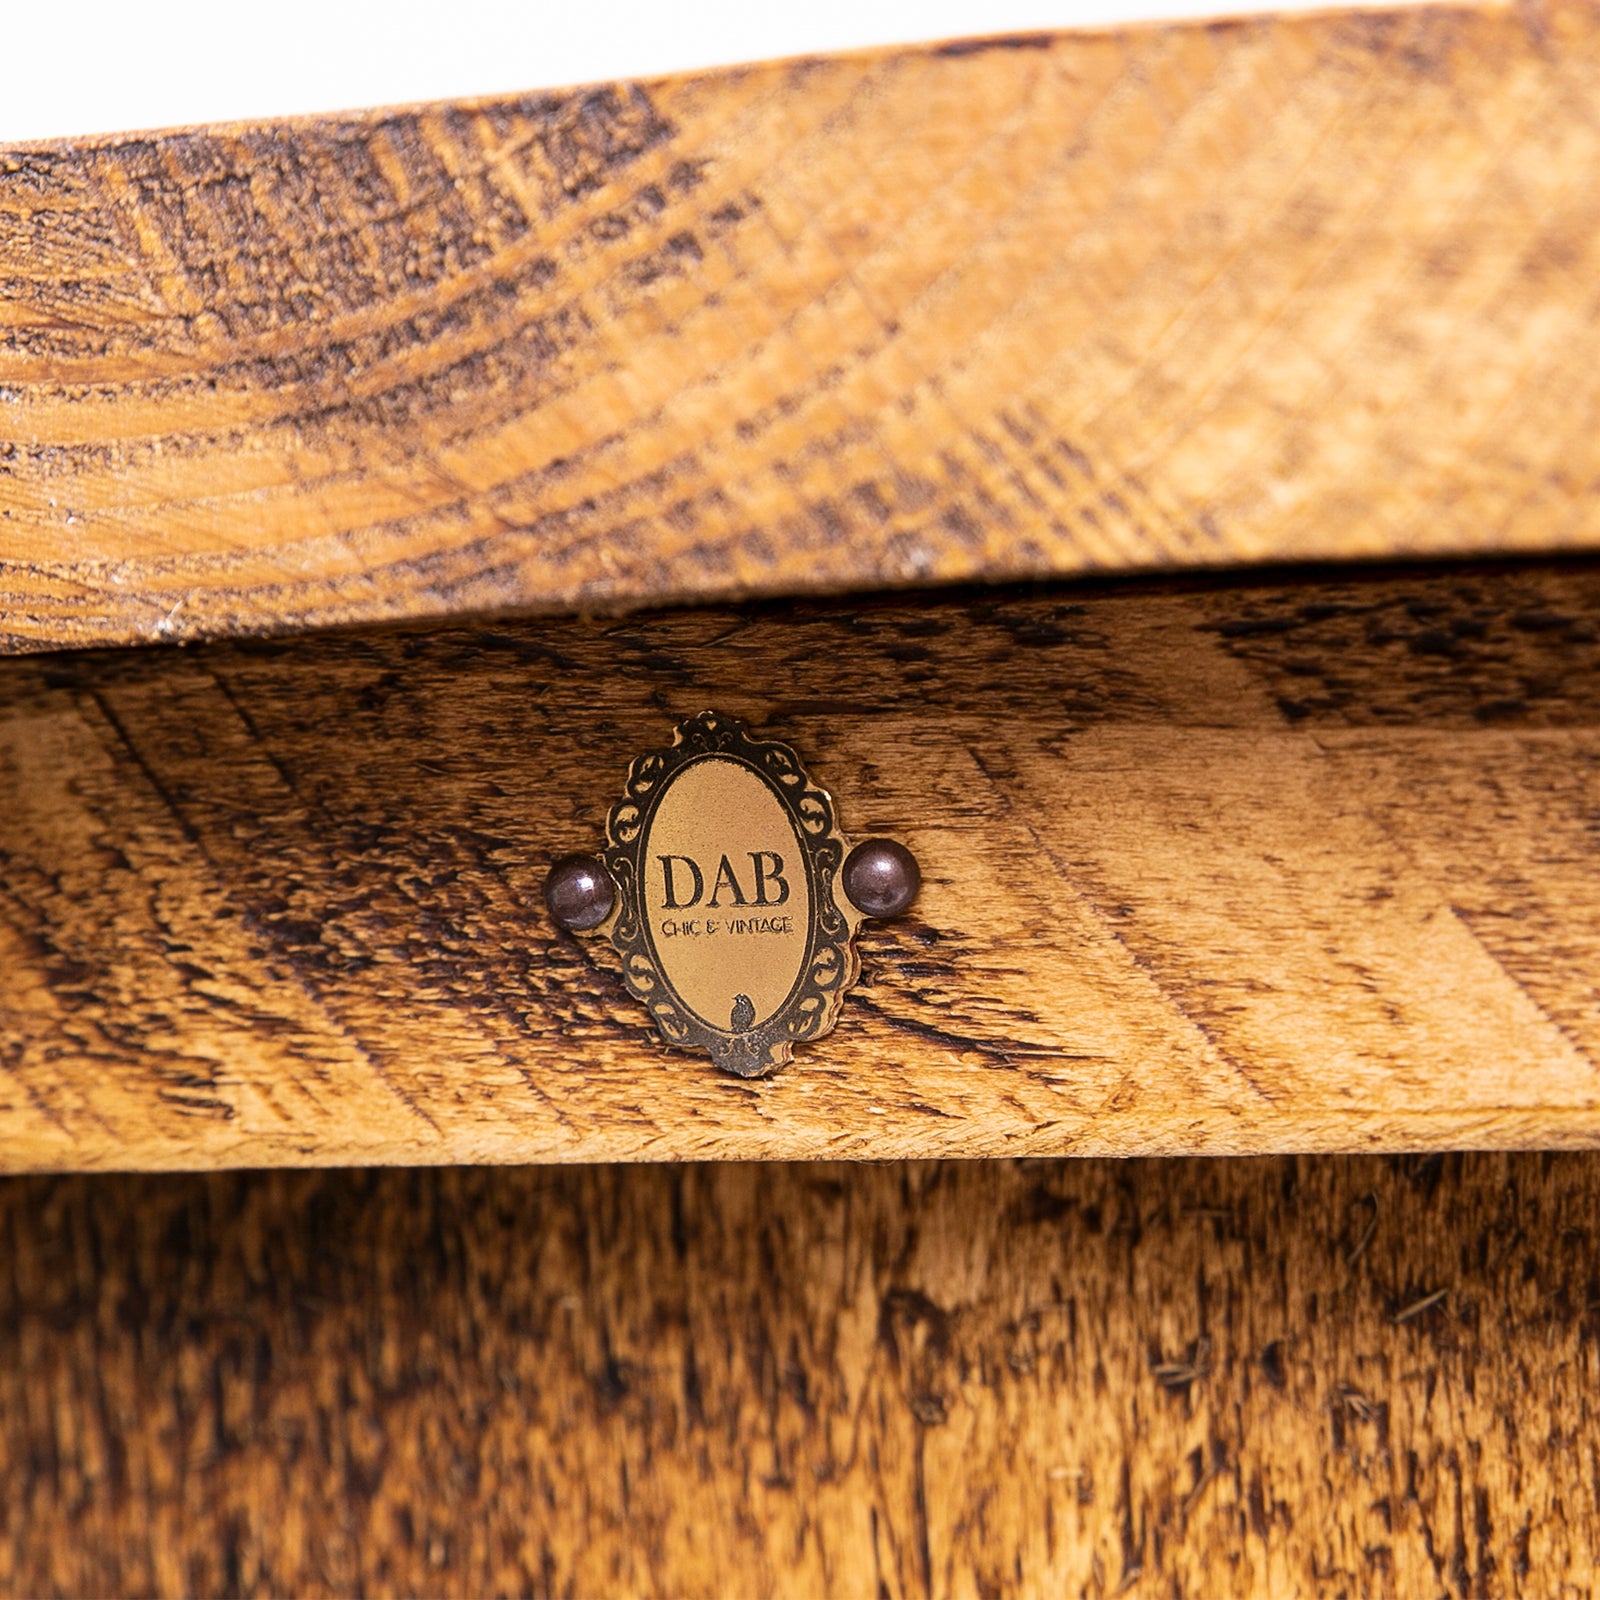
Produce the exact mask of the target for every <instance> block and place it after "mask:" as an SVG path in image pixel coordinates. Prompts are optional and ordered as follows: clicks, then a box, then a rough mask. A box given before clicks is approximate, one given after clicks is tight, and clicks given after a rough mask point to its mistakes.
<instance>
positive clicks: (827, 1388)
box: [0, 1153, 1600, 1600]
mask: <svg viewBox="0 0 1600 1600" xmlns="http://www.w3.org/2000/svg"><path fill="white" fill-rule="evenodd" d="M1597 1162H1600V1157H1596V1156H1594V1155H1586V1154H1572V1153H1568V1154H1565V1155H1512V1156H1507V1155H1478V1156H1465V1157H1463V1156H1430V1157H1383V1158H1380V1157H1357V1158H1337V1157H1318V1158H1305V1157H1301V1158H1293V1157H1281V1158H1267V1159H1261V1160H1228V1161H1219V1162H1210V1161H1181V1160H1179V1161H1134V1162H1126V1163H1124V1162H1044V1161H1034V1162H1018V1163H1013V1162H1003V1163H1001V1162H952V1163H947V1164H939V1163H928V1164H921V1163H913V1164H908V1165H900V1164H884V1165H874V1164H855V1165H849V1164H837V1165H836V1164H811V1165H803V1166H793V1165H784V1164H772V1165H764V1166H742V1165H736V1164H735V1165H723V1166H699V1167H695V1166H689V1167H668V1166H655V1167H632V1168H616V1167H601V1168H569V1169H562V1168H552V1169H544V1170H538V1169H511V1170H507V1169H489V1170H484V1169H478V1170H462V1169H455V1170H448V1171H439V1170H423V1171H411V1172H375V1171H366V1172H339V1173H276V1174H272V1173H249V1174H213V1175H206V1176H198V1175H196V1176H182V1177H176V1176H164V1177H151V1176H102V1177H95V1178H84V1177H71V1178H20V1179H19V1178H13V1179H9V1180H6V1181H5V1182H3V1183H0V1239H3V1240H4V1242H5V1243H4V1249H3V1250H0V1480H3V1481H4V1483H5V1485H6V1492H5V1494H4V1495H3V1496H0V1590H3V1591H4V1592H6V1593H8V1594H16V1595H26V1596H33V1597H39V1596H45V1595H53V1594H59V1595H70V1596H78V1595H85V1594H123V1595H133V1594H158V1595H173V1596H209V1595H222V1594H229V1595H283V1594H292V1595H303V1596H314V1595H337V1596H345V1595H354V1594H362V1595H372V1596H381V1595H413V1594H427V1595H441V1596H445V1595H461V1596H479V1595H490V1594H495V1595H531V1596H582V1597H599V1596H622V1595H633V1596H648V1595H665V1596H674V1597H686V1600H687V1597H696V1596H716V1597H721V1596H734V1595H736V1596H751V1597H756V1596H818V1595H826V1596H830V1597H837V1600H851V1597H856V1596H859V1597H860V1600H884V1597H888V1600H902V1597H909V1596H955V1597H963V1600H979V1597H997V1596H1018V1597H1022V1596H1040V1597H1046V1596H1048V1597H1051V1600H1054V1597H1058V1596H1063V1595H1070V1596H1074V1597H1088V1600H1101V1597H1109V1596H1114V1595H1132V1596H1136V1597H1137V1596H1151V1597H1154V1600H1227V1597H1232V1596H1262V1597H1270V1600H1298V1597H1305V1600H1418V1597H1419V1596H1426V1597H1435V1596H1441V1597H1449V1600H1505V1597H1511V1596H1526V1597H1527V1600H1580V1597H1587V1596H1589V1595H1592V1594H1593V1593H1594V1591H1595V1583H1596V1564H1597V1557H1600V1511H1597V1509H1596V1502H1595V1494H1594V1472H1595V1460H1594V1452H1595V1440H1596V1438H1597V1436H1600V1432H1597V1430H1600V1417H1597V1415H1596V1395H1597V1394H1600V1338H1597V1335H1600V1320H1597V1307H1600V1289H1597V1287H1596V1279H1595V1262H1596V1259H1597V1256H1600V1164H1597Z"/></svg>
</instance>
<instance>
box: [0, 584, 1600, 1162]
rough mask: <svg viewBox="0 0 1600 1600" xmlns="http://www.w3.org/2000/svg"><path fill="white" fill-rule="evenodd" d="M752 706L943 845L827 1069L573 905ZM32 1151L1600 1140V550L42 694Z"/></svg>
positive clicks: (1142, 1149)
mask: <svg viewBox="0 0 1600 1600" xmlns="http://www.w3.org/2000/svg"><path fill="white" fill-rule="evenodd" d="M707 707H711V708H715V709H717V710H720V711H722V712H724V713H728V714H731V715H734V716H741V717H744V718H746V719H748V720H749V722H750V723H751V725H752V726H753V727H754V728H756V729H757V730H758V731H761V732H764V733H767V734H770V735H777V736H780V737H782V738H785V739H788V740H790V741H792V742H793V743H794V744H795V746H796V747H797V748H798V749H799V751H800V753H801V755H802V756H803V758H804V759H805V760H806V761H807V762H808V763H809V765H810V767H811V770H812V772H813V774H814V775H815V776H816V778H817V779H818V780H819V781H820V782H822V783H823V784H824V785H826V786H828V787H829V788H830V789H831V790H832V791H833V793H834V794H835V796H836V797H837V800H838V807H839V812H840V816H841V819H842V822H843V825H844V827H845V829H846V831H847V832H849V833H852V834H854V835H855V836H856V837H863V836H865V835H867V834H869V833H877V832H882V833H889V834H892V835H894V836H897V837H900V838H903V839H905V840H906V841H907V842H908V843H909V844H910V845H911V847H912V848H913V849H914V850H915V852H916V853H917V856H918V857H919V859H920V861H921V863H922V866H923V869H924V875H925V885H924V888H923V892H922V895H921V897H920V899H919V901H918V904H917V906H916V907H915V908H914V910H913V913H912V914H911V915H910V916H908V917H907V918H905V919H903V920H901V921H899V922H896V923H892V924H883V925H877V926H874V927H871V928H869V930H868V931H867V932H866V933H865V934H864V936H863V941H862V951H863V957H864V976H863V982H862V984H861V986H860V987H859V988H858V989H857V990H856V991H855V992H854V993H853V994H852V995H851V996H850V997H849V998H848V1000H847V1001H846V1003H845V1006H844V1009H843V1013H842V1016H841V1021H840V1024H839V1026H838V1028H837V1030H836V1031H835V1033H833V1034H832V1035H831V1036H829V1037H828V1038H827V1039H825V1040H822V1041H819V1042H817V1043H815V1044H814V1045H810V1046H806V1047H804V1048H802V1049H800V1050H799V1051H798V1052H797V1055H796V1060H795V1062H794V1064H793V1065H792V1066H791V1067H790V1068H789V1069H788V1070H787V1071H785V1072H784V1073H783V1074H782V1075H780V1076H779V1077H777V1078H775V1079H773V1080H771V1081H768V1082H762V1083H753V1084H752V1083H741V1082H738V1081H736V1080H733V1079H730V1078H728V1077H726V1076H723V1075H721V1074H719V1073H718V1072H717V1071H716V1070H715V1069H714V1068H713V1067H712V1066H711V1064H710V1062H709V1061H708V1060H707V1059H706V1058H705V1057H702V1056H693V1055H687V1054H682V1053H678V1052H673V1051H669V1050H667V1049H665V1048H664V1047H663V1046H662V1045H661V1044H660V1042H659V1041H658V1039H657V1038H656V1036H655V1033H654V1031H653V1029H652V1028H651V1027H650V1025H649V1024H648V1022H647V1020H646V1018H645V1014H644V1011H643V1009H642V1007H640V1006H639V1005H638V1004H637V1003H636V1002H635V1001H633V1000H632V999H630V998H629V996H628V995H627V993H626V991H625V989H624V987H623V985H622V982H621V979H620V975H619V971H618V962H617V959H616V957H615V954H614V952H613V951H612V949H611V946H610V945H609V943H608V942H607V941H606V940H605V939H604V938H602V937H599V936H595V935H589V936H576V937H575V936H572V935H569V934H563V933H560V932H559V931H558V930H556V929H555V928H554V927H553V925H551V924H550V922H549V921H548V919H547V917H546V915H545V913H544V911H543V908H542V905H541V903H540V891H541V887H542V883H543V878H544V873H545V870H546V868H547V866H548V864H549V862H550V860H551V859H552V857H553V856H554V855H556V854H560V853H562V852H565V851H568V850H572V849H577V848H583V847H586V846H587V847H591V848H592V847H593V846H594V845H595V843H596V842H597V841H598V840H599V839H600V838H601V834H602V829H603V826H604V819H605V815H606V812H607V810H608V808H609V806H610V805H611V804H612V802H613V801H615V800H616V799H617V798H618V797H619V796H620V794H621V792H622V783H623V779H624V776H625V773H626V769H627V766H628V763H629V762H630V761H631V760H632V758H633V757H634V756H636V755H637V754H639V753H640V752H641V751H643V750H646V749H649V748H651V747H653V746H655V745H658V744H660V743H662V742H664V741H665V740H666V739H667V737H668V736H669V734H670V730H671V728H672V726H673V724H674V722H676V721H677V720H679V719H680V718H682V717H685V716H688V715H692V714H693V713H695V712H698V711H701V710H703V709H706V708H707ZM0 793H3V794H4V796H5V802H4V805H3V806H0V1167H4V1168H9V1169H13V1170H15V1169H64V1168H97V1167H98V1168H106V1167H140V1168H145V1167H150V1168H159V1167H215V1166H252V1165H276V1164H290V1165H293V1164H302V1163H304V1164H338V1163H345V1162H354V1163H364V1162H402V1163H416V1162H462V1161H466V1162H479V1161H499V1162H515V1161H528V1160H562V1161H565V1160H583V1161H593V1160H615V1159H640V1158H643V1159H672V1158H681V1159H694V1158H712V1157H714V1158H737V1157H800V1156H806V1157H821V1156H827V1155H840V1156H861V1157H888V1156H934V1155H940V1154H947V1155H949V1154H960V1155H1022V1154H1059V1153H1065V1152H1074V1153H1078V1154H1121V1155H1126V1154H1140V1153H1174V1154H1178V1153H1185V1152H1207V1153H1225V1152H1252V1151H1254V1152H1262V1153H1267V1152H1272V1151H1279V1150H1308V1149H1325V1150H1358V1149H1366V1148H1372V1147H1377V1148H1386V1149H1407V1148H1418V1147H1433V1148H1439V1147H1452V1146H1453V1147H1467V1146H1498V1147H1506V1146H1527V1145H1535V1144H1542V1145H1568V1144H1589V1143H1595V1142H1600V1072H1597V1069H1596V1061H1597V1059H1600V997H1597V990H1596V986H1595V974H1596V973H1597V972H1600V852H1597V850H1596V817H1597V816H1600V565H1577V566H1566V567H1563V566H1544V567H1533V568H1526V567H1517V568H1506V569H1501V570H1477V569H1466V568H1463V569H1452V570H1444V571H1436V572H1431V573H1416V574H1412V575H1404V574H1393V573H1390V574H1384V575H1381V576H1379V575H1367V576H1360V577H1351V576H1349V575H1347V574H1346V575H1335V576H1323V577H1304V576H1301V577H1291V578H1284V579H1277V580H1273V581H1270V582H1265V581H1264V582H1259V583H1256V584H1252V585H1247V586H1230V585H1222V584H1217V583H1213V582H1201V581H1198V580H1188V581H1186V582H1183V583H1178V584H1176V585H1165V586H1164V585H1160V584H1154V585H1152V584H1146V585H1135V586H1132V587H1128V586H1118V585H1108V586H1105V587H1102V588H1098V589H1094V588H1088V587H1075V588H1070V589H1051V590H1045V591H1042V592H1024V591H980V592H977V593H970V594H966V595H964V596H953V597H950V598H947V599H945V600H942V601H940V602H938V603H933V602H930V601H928V600H925V599H897V598H894V597H885V598H880V599H876V600H870V599H869V600H853V601H851V602H849V603H848V604H842V603H828V602H812V603H810V604H808V605H805V606H797V605H794V604H788V605H774V606H771V607H768V608H759V607H758V608H753V609H746V610H730V611H716V610H710V611H686V612H663V613H656V614H652V615H646V616H640V617H636V618H632V619H627V620H611V621H599V620H588V621H584V620H580V619H559V620H558V619H547V620H545V621H543V622H528V623H519V624H516V625H514V626H505V627H498V628H493V629H488V628H475V629H446V630H436V629H418V630H413V631H408V630H395V631H388V632H384V631H375V632H368V633H359V634H350V635H328V636H322V637H317V638H312V639H298V640H294V641H286V642H261V641H244V642H232V643H219V644H212V645H206V646H199V647H195V648H193V649H188V650H176V649H173V650H131V651H125V652H105V651H86V652H82V653H79V654H77V655H75V656H72V655H63V656H55V657H45V656H39V657H16V658H12V659H11V660H10V661H7V662H5V663H3V664H0Z"/></svg>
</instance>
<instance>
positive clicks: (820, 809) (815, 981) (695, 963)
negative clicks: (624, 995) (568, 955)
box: [603, 711, 863, 1078]
mask: <svg viewBox="0 0 1600 1600" xmlns="http://www.w3.org/2000/svg"><path fill="white" fill-rule="evenodd" d="M849 853H850V845H849V841H848V840H846V838H845V837H844V835H843V834H842V833H841V832H840V830H839V826H838V822H837V818H836V814H835V810H834V804H833V799H832V797H831V796H830V795H829V794H828V793H827V791H826V790H824V789H822V788H820V787H819V786H818V785H817V784H815V783H813V782H812V780H811V778H810V776H809V775H808V774H807V772H806V770H805V767H804V766H803V765H802V763H801V761H800V758H799V756H797V755H796V754H795V752H794V751H793V750H792V749H790V747H789V746H788V745H786V744H781V743H778V742H777V741H776V740H760V739H754V738H752V737H751V736H750V735H749V734H748V733H747V732H746V730H745V728H744V725H743V724H742V723H740V722H738V721H737V720H736V719H734V718H732V717H724V716H720V715H718V714H717V713H716V712H711V711H706V712H702V713H701V714H700V715H699V716H696V717H692V718H690V719H689V720H688V721H686V722H683V723H681V724H680V725H679V726H678V727H677V729H676V730H675V732H674V736H673V742H672V744H671V746H670V747H668V748H666V749H662V750H653V751H650V752H649V753H648V754H646V755H643V756H640V757H639V758H638V759H637V760H636V761H635V762H634V763H633V764H632V766H631V767H630V769H629V771H628V778H627V784H626V788H625V791H624V794H623V798H622V799H621V800H620V801H618V802H617V804H616V805H614V806H613V807H612V808H611V813H610V817H609V819H608V822H607V828H606V847H605V850H604V852H603V858H604V862H605V866H606V868H607V870H608V871H609V873H610V875H611V877H612V879H613V880H614V882H615V885H616V891H617V892H616V910H615V912H614V914H613V915H612V917H611V919H610V921H609V923H608V924H606V925H604V931H605V932H606V933H607V934H608V935H609V937H610V939H611V942H612V943H613V944H614V945H615V946H616V948H617V951H618V953H619V954H620V956H621V957H622V968H623V977H624V980H625V981H626V983H627V985H628V988H629V990H630V991H631V992H632V994H633V995H634V996H635V997H636V998H638V999H639V1000H640V1001H642V1002H643V1003H644V1006H645V1008H646V1010H647V1011H648V1012H649V1014H650V1016H651V1018H652V1019H653V1020H654V1022H655V1025H656V1028H657V1030H658V1031H659V1032H660V1035H661V1038H662V1039H663V1041H664V1042H665V1043H667V1044H668V1045H671V1046H674V1047H676V1048H679V1049H685V1050H703V1051H706V1052H708V1053H709V1054H710V1056H711V1058H712V1060H713V1061H714V1062H715V1063H716V1064H717V1066H719V1067H721V1068H723V1069H724V1070H725V1071H727V1072H731V1073H733V1074H734V1075H735V1076H737V1077H741V1078H759V1077H765V1076H767V1075H768V1074H770V1073H773V1072H776V1071H777V1070H778V1069H779V1068H780V1067H782V1066H783V1065H784V1064H785V1063H786V1062H787V1061H788V1060H789V1059H790V1055H791V1053H792V1051H793V1048H794V1046H795V1045H796V1044H799V1043H803V1042H806V1041H809V1040H813V1039H819V1038H821V1037H822V1036H823V1035H824V1034H826V1033H829V1032H830V1031H831V1030H832V1029H833V1027H834V1024H835V1023H836V1022H837V1021H838V1019H839V1011H840V1007H841V1005H842V1004H843V1001H844V996H845V994H846V993H847V992H848V991H849V989H850V987H851V986H852V985H853V984H854V983H855V981H856V978H857V977H858V976H859V973H860V963H859V960H858V958H857V955H856V949H855V935H856V932H857V930H858V928H859V927H860V925H861V922H862V920H863V912H862V911H861V910H859V909H857V907H856V906H854V905H852V904H851V902H850V900H849V898H848V897H847V895H846V893H845V888H844V884H843V882H842V874H843V869H844V863H845V860H846V857H847V856H848V855H849Z"/></svg>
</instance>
